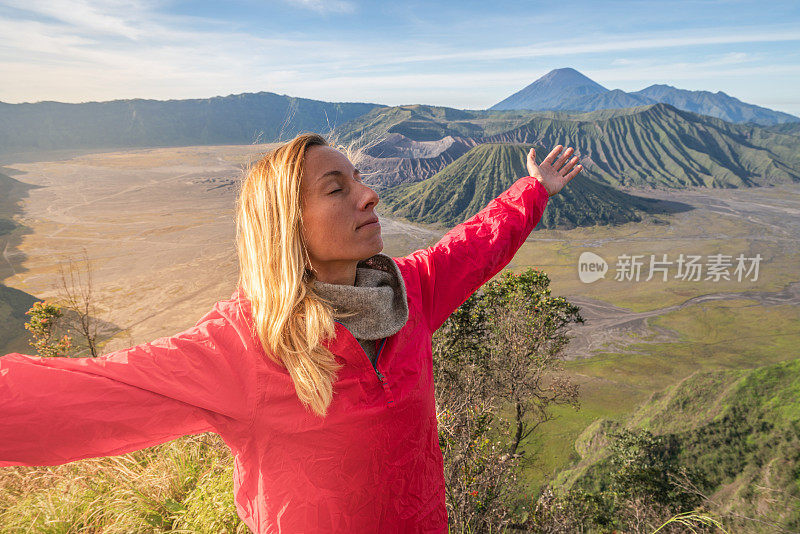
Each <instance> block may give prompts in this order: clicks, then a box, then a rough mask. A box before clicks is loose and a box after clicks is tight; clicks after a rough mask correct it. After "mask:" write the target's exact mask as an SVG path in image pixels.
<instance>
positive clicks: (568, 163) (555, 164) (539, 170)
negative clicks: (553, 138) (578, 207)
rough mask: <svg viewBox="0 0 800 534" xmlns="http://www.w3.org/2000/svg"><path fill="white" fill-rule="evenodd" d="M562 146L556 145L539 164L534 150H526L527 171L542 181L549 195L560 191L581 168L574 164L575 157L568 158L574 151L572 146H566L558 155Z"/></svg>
mask: <svg viewBox="0 0 800 534" xmlns="http://www.w3.org/2000/svg"><path fill="white" fill-rule="evenodd" d="M563 148H564V147H563V146H561V145H556V147H555V148H554V149H553V150H551V151H550V153H549V154H548V155H547V157H546V158H544V161H542V163H541V164H539V165H537V164H536V151H535V150H534V149H532V148H531V151H530V152H528V173H529V174H530V175H531V176H533V177H534V178H536V179H537V180H539V181H540V182H541V183H542V185H543V186H544V188H545V189H546V190H547V194H548V195H549V196H553V195H555V194H556V193H558V192H559V191H561V188H562V187H564V186H565V185H567V182H569V181H570V180H572V179H573V178H575V176H577V175H578V173H579V172H581V170H583V166H582V165H578V166H576V165H575V164H576V163H578V158H577V157H574V158H572V159H570V156H572V153H573V152H575V150H574V149H573V148H572V147H568V148H567V149H566V150H564V152H563V153H561V155H560V156H559V153H560V152H561V150H562V149H563ZM556 158H557V159H556Z"/></svg>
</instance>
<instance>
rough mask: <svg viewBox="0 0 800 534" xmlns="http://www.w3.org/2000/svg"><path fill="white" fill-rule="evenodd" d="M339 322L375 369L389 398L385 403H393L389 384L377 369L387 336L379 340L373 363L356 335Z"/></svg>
mask: <svg viewBox="0 0 800 534" xmlns="http://www.w3.org/2000/svg"><path fill="white" fill-rule="evenodd" d="M334 321H335V322H337V323H339V321H336V320H335V319H334ZM339 324H340V325H342V328H344V329H345V330H347V332H348V333H349V334H350V336H351V337H352V338H353V339H354V340H355V342H356V345H358V348H359V349H361V354H363V355H364V357H365V358H366V359H367V361H368V362H369V363H370V365H372V368H373V369H375V374H376V375H377V377H378V381H379V382H380V383H381V386H383V391H384V392H385V393H386V396H387V397H388V398H389V400H387V401H386V404H388V405H392V404H393V403H394V396H393V395H392V392H391V390H390V389H389V384H388V383H387V382H386V377H385V376H383V374H382V373H381V372H380V371H379V370H378V358H379V357H380V355H381V352H383V346H384V345H386V339H387V338H383V341H381V346H380V348H379V349H378V353H377V354H376V355H375V363H374V364H373V363H372V360H371V359H370V357H369V354H367V352H366V351H365V350H364V347H362V346H361V343H359V342H358V340H357V339H356V336H354V335H353V333H352V332H350V329H349V328H347V327H346V326H345V325H344V324H342V323H339Z"/></svg>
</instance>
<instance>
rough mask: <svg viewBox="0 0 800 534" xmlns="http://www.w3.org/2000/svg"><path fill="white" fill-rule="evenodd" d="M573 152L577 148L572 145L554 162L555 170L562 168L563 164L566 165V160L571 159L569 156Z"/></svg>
mask: <svg viewBox="0 0 800 534" xmlns="http://www.w3.org/2000/svg"><path fill="white" fill-rule="evenodd" d="M573 152H575V149H574V148H572V147H569V148H568V149H566V150H565V151H564V152H563V153H562V154H561V156H560V157H559V158H558V159H557V160H556V162H555V163H553V168H554V169H555V170H557V171H558V170H560V169H561V167H562V165H564V163H566V161H567V160H568V159H569V157H570V156H571V155H572V153H573Z"/></svg>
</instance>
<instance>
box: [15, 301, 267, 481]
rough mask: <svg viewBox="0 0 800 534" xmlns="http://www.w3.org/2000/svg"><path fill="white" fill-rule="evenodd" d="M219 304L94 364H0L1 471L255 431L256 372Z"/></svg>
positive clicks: (21, 360) (23, 359) (20, 359)
mask: <svg viewBox="0 0 800 534" xmlns="http://www.w3.org/2000/svg"><path fill="white" fill-rule="evenodd" d="M245 343H246V342H245V341H244V340H243V339H242V335H241V333H240V332H239V330H238V329H237V328H235V327H233V326H232V323H231V322H230V320H229V317H228V315H227V313H226V310H225V309H223V308H221V307H220V303H217V304H216V305H215V306H214V308H213V309H212V310H211V311H210V312H209V313H207V314H206V315H205V316H203V317H202V318H201V319H200V320H199V321H198V322H197V323H196V324H195V326H193V327H191V328H189V329H187V330H185V331H183V332H180V333H179V334H176V335H174V336H171V337H162V338H158V339H156V340H155V341H152V342H150V343H144V344H141V345H137V346H134V347H131V348H127V349H123V350H118V351H115V352H112V353H109V354H105V355H103V356H99V357H97V358H43V357H37V356H30V355H26V354H19V353H11V354H7V355H5V356H3V357H0V466H9V465H59V464H64V463H68V462H72V461H75V460H79V459H83V458H92V457H98V456H115V455H119V454H125V453H128V452H132V451H135V450H139V449H143V448H146V447H150V446H153V445H157V444H159V443H164V442H166V441H170V440H172V439H175V438H177V437H180V436H183V435H188V434H199V433H202V432H207V431H216V432H219V431H220V429H221V428H224V427H225V426H226V425H240V426H241V427H242V428H246V427H247V426H248V425H249V424H251V421H252V417H253V415H254V406H255V378H254V377H255V373H254V372H253V369H252V365H248V364H247V362H246V361H245V358H246V354H247V351H246V349H245Z"/></svg>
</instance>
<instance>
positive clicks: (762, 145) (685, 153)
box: [483, 104, 800, 188]
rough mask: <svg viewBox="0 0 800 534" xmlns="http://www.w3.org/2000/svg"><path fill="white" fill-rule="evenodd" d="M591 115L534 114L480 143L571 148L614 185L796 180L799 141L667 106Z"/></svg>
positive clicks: (723, 184)
mask: <svg viewBox="0 0 800 534" xmlns="http://www.w3.org/2000/svg"><path fill="white" fill-rule="evenodd" d="M626 111H627V112H626V113H616V114H611V115H607V118H595V117H596V116H595V117H593V116H592V115H593V114H592V113H589V114H584V115H574V116H571V117H566V118H564V117H563V116H562V117H561V118H549V117H535V118H533V119H531V120H530V121H529V122H528V123H527V124H526V125H524V126H521V127H519V128H516V129H514V130H510V131H507V132H504V133H502V134H498V135H493V136H488V137H485V138H484V139H483V141H484V142H506V143H509V142H513V143H530V144H534V143H537V144H542V145H544V146H547V147H551V146H555V145H557V144H562V145H570V146H574V147H575V148H576V150H577V151H578V152H579V154H580V156H581V157H582V158H583V161H582V163H584V164H585V166H586V169H587V171H588V173H587V175H589V176H591V177H592V178H594V179H596V180H598V181H602V182H604V183H606V184H608V185H612V186H637V187H691V186H699V187H721V188H729V187H748V186H760V185H770V184H782V183H795V182H799V181H800V139H798V138H797V137H796V136H791V135H783V134H779V133H775V132H770V131H768V130H765V129H763V128H760V127H758V126H754V125H741V124H731V123H728V122H725V121H722V120H720V119H715V118H712V117H707V116H704V115H697V114H695V113H690V112H687V111H680V110H678V109H675V108H674V107H672V106H670V105H668V104H655V105H652V106H644V107H639V108H630V109H628V110H626Z"/></svg>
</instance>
